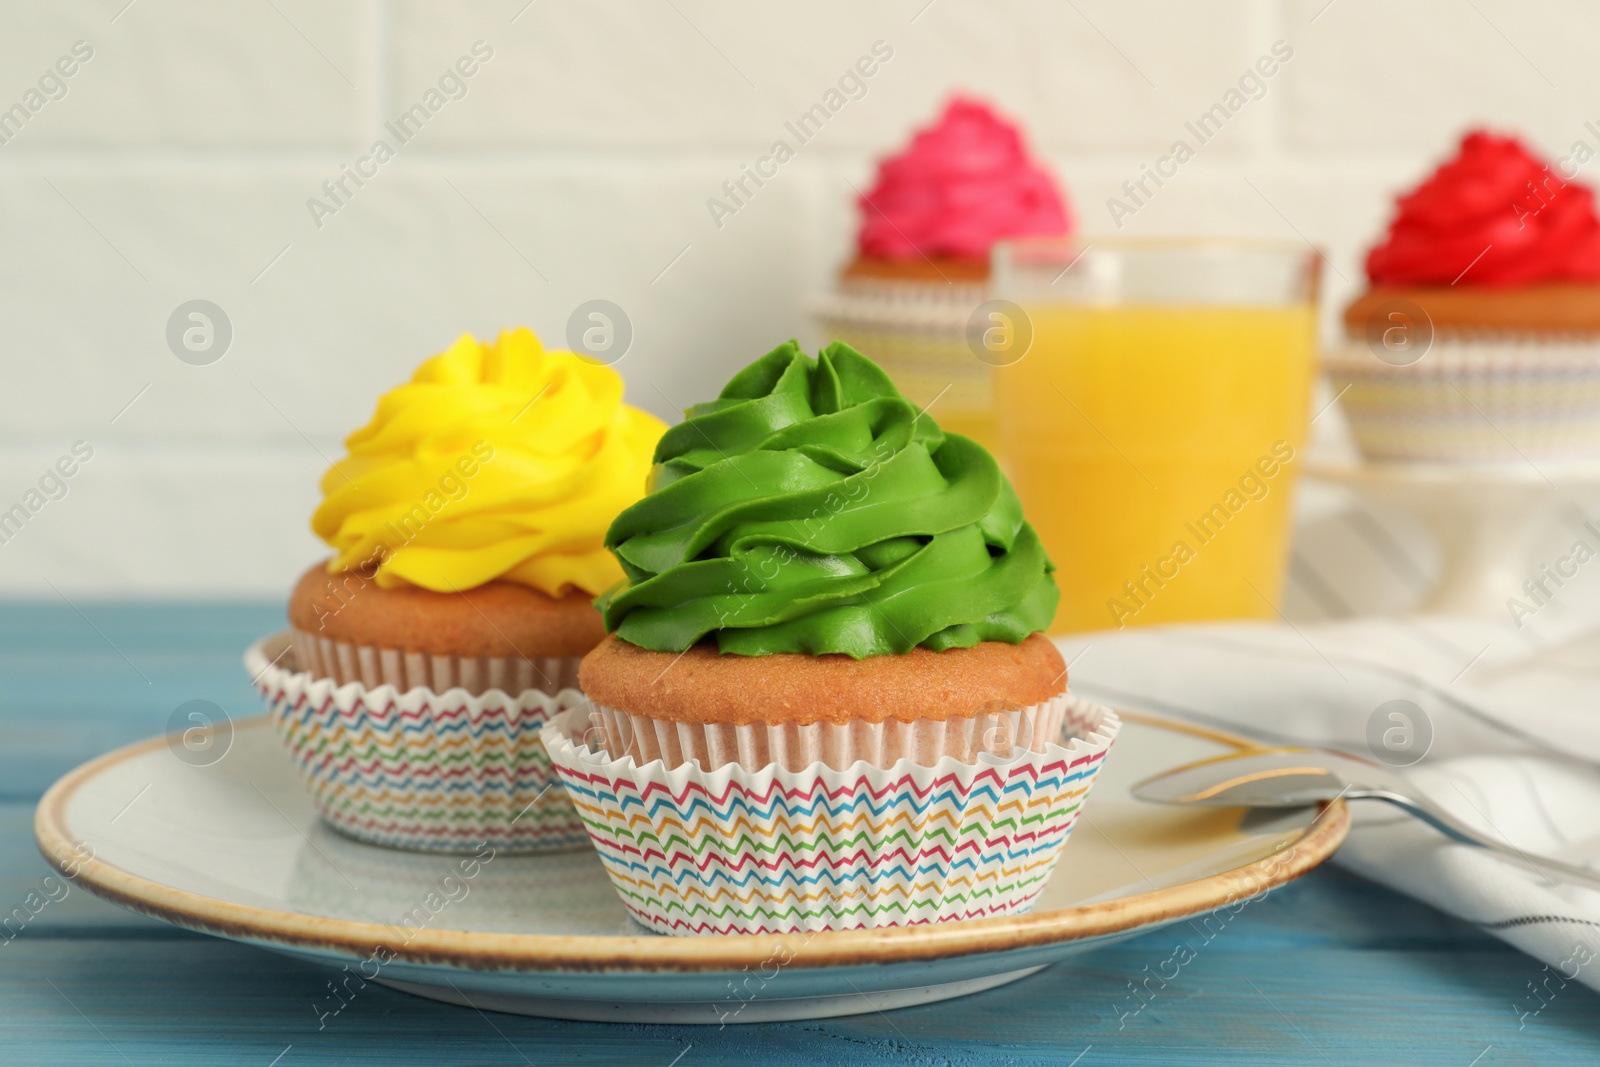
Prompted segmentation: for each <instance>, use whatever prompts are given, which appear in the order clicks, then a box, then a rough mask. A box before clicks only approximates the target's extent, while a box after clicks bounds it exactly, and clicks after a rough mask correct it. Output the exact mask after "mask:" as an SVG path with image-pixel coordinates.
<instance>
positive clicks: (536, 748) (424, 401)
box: [247, 329, 665, 851]
mask: <svg viewBox="0 0 1600 1067" xmlns="http://www.w3.org/2000/svg"><path fill="white" fill-rule="evenodd" d="M664 428H665V427H664V426H663V425H662V424H661V423H660V422H659V421H658V420H656V419H655V418H653V417H652V416H650V415H647V414H645V413H644V412H642V411H638V410H636V409H634V408H631V407H628V406H627V405H625V404H623V403H622V380H621V378H619V377H618V376H617V374H616V372H614V371H612V370H611V369H610V368H608V367H605V366H602V365H600V364H597V363H593V362H591V361H588V360H586V359H583V358H581V357H579V356H577V355H574V354H573V353H571V352H546V351H545V350H544V349H543V348H542V347H540V344H539V341H538V339H537V338H535V337H534V335H533V334H532V333H530V332H529V331H528V330H526V329H517V330H511V331H507V332H505V333H502V334H501V335H500V337H499V338H498V339H497V340H496V341H495V342H494V343H492V344H483V343H480V342H478V341H477V340H475V339H474V338H472V337H471V336H470V335H463V336H462V337H461V338H460V339H459V340H458V341H456V343H455V344H454V345H453V346H451V347H450V349H449V350H448V351H446V352H444V353H442V354H440V355H438V356H435V357H433V358H432V359H430V360H428V361H427V362H425V363H424V364H423V365H422V366H421V367H420V368H418V370H417V372H416V373H415V374H414V375H413V376H412V378H411V381H410V382H408V383H406V384H405V385H402V386H400V387H398V388H396V389H394V390H392V391H391V392H389V393H388V394H386V395H385V396H383V397H382V398H381V399H380V400H379V401H378V409H377V412H376V414H375V415H374V416H373V418H372V421H371V422H370V423H368V424H367V425H366V426H364V427H362V428H361V429H359V430H357V431H356V432H355V433H353V434H351V435H350V436H349V437H348V438H347V439H346V441H345V447H346V448H347V449H348V451H349V455H348V456H346V457H345V458H344V459H342V460H340V461H339V462H337V463H335V464H334V465H333V466H332V468H330V469H329V471H328V472H327V474H325V475H324V476H323V479H322V492H323V501H322V504H321V506H319V507H318V508H317V510H316V513H315V515H313V516H312V520H311V525H312V529H313V530H314V531H315V532H316V533H317V534H318V535H319V536H320V537H321V538H322V539H323V540H324V541H326V542H327V543H328V545H329V546H330V547H331V548H332V549H333V551H334V555H333V556H332V557H331V558H330V559H328V560H326V561H325V562H321V563H318V564H316V565H314V566H313V567H311V569H310V570H308V571H307V572H306V573H305V574H304V575H303V576H302V577H301V578H300V581H299V583H298V584H297V585H296V586H295V589H294V592H293V594H292V596H291V598H290V601H289V630H288V632H287V633H286V634H280V635H278V636H276V637H274V638H269V639H267V640H266V641H263V642H261V643H258V644H257V645H256V646H255V647H254V648H252V649H251V651H250V653H249V654H248V655H247V664H248V665H249V667H250V670H251V674H252V676H253V677H254V678H255V681H256V685H257V687H258V688H259V689H260V690H261V692H262V694H263V696H264V697H265V698H266V701H267V704H268V707H269V710H270V712H271V715H272V718H273V721H274V723H275V725H276V726H277V728H278V731H279V733H280V735H281V736H282V737H283V739H284V741H285V742H286V743H287V745H288V747H289V750H290V753H291V755H292V756H293V758H294V761H295V763H296V765H297V766H298V767H299V769H300V771H301V773H302V775H303V776H304V777H305V780H306V782H307V785H308V786H309V787H310V790H311V793H312V796H313V798H314V799H315V801H316V803H317V805H318V807H319V809H320V810H321V812H322V815H323V817H324V818H325V819H326V820H327V821H328V822H329V823H330V824H332V825H333V826H334V827H335V828H337V829H339V830H342V831H344V832H345V833H347V834H350V835H351V836H353V837H356V838H359V839H361V840H365V841H370V842H375V843H379V844H388V845H396V846H400V847H407V848H421V849H430V850H445V851H454V850H462V849H465V850H471V849H474V848H477V847H480V846H481V845H482V844H484V843H488V844H489V845H491V846H492V847H494V848H498V849H513V850H516V849H534V848H540V847H546V846H554V845H570V844H573V843H581V842H582V840H583V832H582V828H581V824H580V823H579V822H578V821H577V818H576V816H575V814H574V813H573V810H572V807H571V805H570V803H568V801H567V800H566V798H565V796H564V795H563V793H562V790H561V789H560V788H559V783H558V782H557V780H556V779H555V778H554V777H553V776H552V773H551V770H550V766H549V762H548V760H547V759H546V757H545V755H544V752H543V749H542V748H541V746H540V745H539V743H538V740H537V736H538V731H539V729H540V728H541V727H542V726H543V725H544V724H545V723H546V722H547V721H548V720H549V718H550V717H551V715H553V714H555V713H556V712H558V711H560V710H564V709H565V708H567V707H569V706H571V705H572V704H573V703H574V702H576V701H578V700H581V695H580V694H579V693H578V691H577V671H578V662H579V660H580V658H581V657H582V656H583V655H584V654H585V653H587V652H588V651H589V650H590V649H592V648H594V646H595V645H596V644H597V643H598V642H599V641H600V639H601V637H602V636H603V634H604V629H603V626H602V620H601V617H600V614H599V612H598V611H597V610H596V609H595V607H594V605H593V603H592V598H593V597H594V596H595V595H597V594H599V593H601V592H604V591H605V590H606V589H608V588H609V587H611V586H612V585H614V584H616V583H617V582H619V581H620V580H621V579H622V577H623V572H622V570H621V568H620V567H619V566H618V564H617V562H616V561H615V559H614V558H613V557H612V555H611V553H610V552H609V551H607V549H606V547H605V544H604V536H605V531H606V528H607V527H608V525H609V524H610V522H611V520H612V519H613V518H614V517H615V516H616V515H617V513H618V512H619V511H621V510H622V509H623V508H625V507H627V506H628V505H629V504H631V503H632V502H634V501H636V500H637V499H638V498H639V497H640V496H641V495H642V493H643V491H644V485H645V480H646V477H647V474H648V472H649V469H650V455H651V451H652V449H653V448H654V446H655V443H656V441H657V439H658V438H659V437H660V435H661V433H662V431H663V429H664Z"/></svg>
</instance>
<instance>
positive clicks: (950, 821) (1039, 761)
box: [544, 342, 1117, 934]
mask: <svg viewBox="0 0 1600 1067" xmlns="http://www.w3.org/2000/svg"><path fill="white" fill-rule="evenodd" d="M655 459H656V466H655V471H654V474H653V476H652V483H651V490H650V492H649V493H648V494H647V495H646V496H645V497H644V498H643V499H642V500H640V501H639V502H638V503H636V504H634V505H633V506H631V507H629V508H628V509H627V510H625V511H623V512H622V514H620V515H619V516H618V517H617V520H616V522H615V523H613V524H612V526H611V529H610V532H609V533H608V534H607V536H606V543H607V544H608V545H610V546H611V547H612V549H613V551H614V552H615V553H616V556H617V559H618V560H619V561H620V563H621V565H622V568H623V570H624V571H625V572H626V574H627V580H626V582H625V583H624V584H622V585H621V586H619V587H618V588H616V589H614V590H612V591H611V592H609V593H608V594H606V596H605V597H603V598H602V599H601V601H600V603H601V607H602V611H603V614H604V618H605V625H606V629H607V631H608V636H607V637H606V638H605V640H604V641H602V642H601V643H600V645H599V646H598V647H597V648H596V649H595V650H594V651H593V652H591V653H589V654H588V656H586V657H585V658H584V660H583V664H582V666H581V668H580V669H579V680H580V682H581V684H582V687H583V689H584V691H585V693H586V694H587V695H588V696H589V697H590V699H591V700H592V701H593V704H594V708H593V710H592V711H583V710H579V711H575V712H572V713H569V714H567V715H566V716H563V717H559V718H557V719H556V720H554V721H553V722H552V723H551V725H550V726H548V727H546V729H545V731H544V739H545V744H546V747H547V748H549V750H550V752H551V757H552V759H553V760H554V762H555V764H556V766H557V768H558V770H559V771H560V773H561V775H562V778H563V780H564V781H565V783H566V785H567V789H568V793H569V795H570V796H572V797H573V800H574V803H575V804H576V805H577V808H578V811H579V813H580V815H581V816H582V817H583V818H584V820H585V822H586V823H587V824H588V827H589V832H590V835H591V836H592V838H593V839H594V842H595V845H596V847H597V848H598V850H599V852H600V856H601V859H602V861H603V862H604V863H605V865H606V868H607V871H608V873H609V874H610V875H611V878H612V882H613V884H614V885H615V886H616V888H617V890H618V892H619V894H620V895H621V897H622V900H623V903H624V905H625V906H626V907H627V908H628V909H629V911H630V912H631V913H632V914H633V915H634V916H635V918H637V919H639V920H640V921H641V922H643V923H644V924H646V925H647V926H649V927H650V928H652V929H655V930H659V931H662V932H665V933H671V934H702V933H730V932H733V933H758V932H778V931H793V930H818V929H849V928H856V927H878V926H888V925H900V924H907V923H924V922H938V921H946V920H951V919H960V918H969V917H977V916H987V915H1000V914H1007V913H1010V912H1015V911H1019V910H1022V909H1025V908H1026V907H1028V906H1030V905H1031V904H1032V902H1033V900H1034V899H1035V897H1037V895H1038V893H1039V892H1040V890H1041V889H1042V888H1043V886H1044V883H1045V881H1046V880H1047V879H1048V877H1049V875H1050V872H1051V870H1052V869H1053V868H1054V865H1055V863H1056V861H1057V859H1058V858H1059V856H1060V853H1061V848H1062V846H1063V845H1064V844H1065V842H1066V839H1067V835H1068V834H1069V833H1070V831H1071V828H1072V824H1073V821H1074V819H1075V818H1076V816H1077V813H1078V811H1079V808H1080V806H1081V804H1082V802H1083V799H1084V797H1085V796H1086V794H1087V791H1088V787H1089V784H1090V783H1091V782H1092V780H1093V777H1094V774H1095V772H1096V771H1097V770H1098V768H1099V766H1100V761H1101V760H1102V758H1103V757H1104V755H1105V753H1106V751H1107V750H1108V749H1109V747H1110V745H1111V741H1112V739H1113V738H1114V737H1115V734H1116V730H1117V720H1116V717H1115V716H1114V715H1113V714H1112V713H1111V712H1109V711H1107V710H1105V709H1103V708H1099V707H1096V706H1094V705H1092V704H1088V703H1086V702H1083V701H1079V700H1076V699H1074V698H1072V697H1069V696H1068V695H1067V670H1066V666H1065V665H1064V664H1063V663H1062V661H1061V656H1060V653H1059V652H1058V651H1057V650H1056V648H1055V646H1054V645H1052V644H1051V643H1050V642H1049V641H1048V640H1047V639H1046V638H1044V637H1043V636H1042V635H1041V634H1040V632H1039V631H1040V630H1042V629H1043V628H1044V627H1045V626H1046V625H1047V624H1048V623H1049V622H1050V619H1051V616H1052V614H1053V612H1054V610H1055V604H1056V599H1057V596H1058V593H1057V589H1056V585H1055V581H1054V578H1053V577H1052V574H1053V568H1052V567H1051V564H1050V562H1049V560H1048V559H1047V558H1046V557H1045V553H1044V549H1043V548H1042V547H1041V546H1040V543H1039V539H1038V537H1037V536H1036V535H1035V534H1034V532H1033V528H1032V527H1031V526H1029V525H1028V523H1027V522H1026V521H1024V519H1023V516H1022V509H1021V506H1020V505H1019V504H1018V502H1017V497H1016V494H1015V493H1014V492H1013V491H1012V489H1011V486H1010V484H1009V483H1008V482H1007V481H1006V479H1005V477H1004V475H1002V474H1001V472H1000V469H999V467H998V466H997V465H996V463H995V461H994V459H993V458H992V457H991V456H990V455H989V453H988V452H987V451H985V450H984V449H983V448H982V447H981V446H980V445H978V444H976V443H975V442H973V441H972V440H970V439H969V438H966V437H962V436H959V435H956V434H946V433H944V432H943V431H942V430H941V429H940V428H939V426H938V425H937V423H936V422H935V421H934V420H933V419H932V418H931V417H928V416H927V415H919V413H918V409H917V406H916V405H915V404H913V403H912V402H911V401H909V400H908V399H907V398H905V397H904V396H903V395H901V394H900V393H899V392H898V391H897V390H896V389H895V387H894V385H893V384H892V383H891V382H890V380H889V378H888V376H887V375H886V374H885V373H884V371H883V370H881V369H880V368H879V367H878V366H877V365H876V364H874V363H873V362H872V361H870V360H868V359H867V358H866V357H864V356H862V355H861V354H859V353H857V352H856V351H854V350H853V349H851V348H849V347H848V346H846V345H844V344H841V343H834V344H831V345H829V346H828V347H827V348H826V349H824V350H823V351H822V353H821V354H820V356H818V357H817V358H811V357H809V356H807V355H805V354H804V353H802V352H801V351H800V349H799V347H798V346H797V345H796V344H794V342H789V343H788V344H785V345H783V346H782V347H780V348H778V349H776V350H774V351H773V352H771V353H769V354H768V355H766V356H764V357H762V358H761V359H759V360H757V361H756V362H755V363H753V364H751V365H750V366H749V367H747V368H745V369H744V370H743V371H741V372H740V373H739V374H737V375H735V376H734V378H733V379H732V381H730V382H729V383H728V385H727V386H726V388H724V389H723V391H722V394H721V396H720V397H719V398H718V399H716V400H714V401H711V402H709V403H706V404H700V405H697V406H696V407H693V408H690V409H689V411H688V419H687V421H686V422H684V423H682V424H680V425H678V426H676V427H673V428H672V429H671V430H668V431H667V433H666V435H665V436H664V437H663V438H662V439H661V443H660V445H659V446H658V447H657V450H656V456H655Z"/></svg>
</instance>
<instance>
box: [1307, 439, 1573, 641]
mask: <svg viewBox="0 0 1600 1067" xmlns="http://www.w3.org/2000/svg"><path fill="white" fill-rule="evenodd" d="M1305 473H1306V476H1307V477H1309V478H1316V479H1318V480H1320V481H1324V482H1331V483H1335V484H1338V485H1344V486H1348V487H1349V488H1351V489H1354V490H1356V491H1357V492H1360V493H1362V494H1363V495H1365V496H1367V497H1368V498H1370V499H1372V500H1374V501H1377V502H1380V503H1384V504H1389V505H1392V506H1395V507H1397V508H1404V509H1406V510H1409V511H1411V512H1413V513H1415V514H1416V515H1417V517H1418V518H1420V519H1421V520H1422V521H1423V522H1424V523H1425V524H1426V525H1427V527H1428V529H1429V530H1430V531H1431V532H1432V533H1433V535H1434V537H1435V538H1436V539H1437V541H1438V544H1439V552H1440V558H1441V561H1442V566H1441V569H1440V572H1439V578H1438V581H1437V582H1436V583H1435V585H1434V588H1433V590H1432V592H1430V593H1429V594H1428V596H1427V598H1426V599H1425V600H1424V602H1423V603H1422V604H1421V605H1419V606H1418V607H1417V609H1416V610H1417V611H1419V612H1425V613H1430V614H1451V615H1485V614H1495V613H1500V612H1504V611H1505V606H1506V599H1507V598H1508V597H1512V596H1522V595H1523V591H1522V583H1523V582H1524V581H1525V580H1527V579H1528V578H1530V577H1534V576H1535V572H1536V571H1537V569H1538V562H1537V561H1535V560H1534V559H1533V558H1532V555H1533V552H1532V550H1533V548H1534V542H1535V540H1536V539H1537V538H1538V536H1539V535H1540V534H1541V533H1542V532H1543V531H1545V530H1546V529H1548V528H1549V526H1550V525H1551V523H1552V522H1553V520H1554V519H1555V517H1556V516H1557V514H1558V513H1559V512H1560V510H1561V509H1562V508H1563V507H1565V506H1575V507H1578V508H1579V509H1580V510H1583V508H1582V503H1581V496H1580V494H1581V493H1584V492H1585V491H1588V492H1590V493H1591V494H1592V492H1593V491H1594V490H1596V489H1600V462H1583V463H1571V462H1556V461H1553V460H1552V461H1544V460H1533V461H1529V462H1521V461H1519V462H1517V463H1507V464H1498V463H1496V464H1465V463H1463V464H1453V463H1360V464H1332V463H1323V464H1316V463H1312V464H1308V465H1307V467H1306V472H1305Z"/></svg>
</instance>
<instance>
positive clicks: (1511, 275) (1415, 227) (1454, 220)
mask: <svg viewBox="0 0 1600 1067" xmlns="http://www.w3.org/2000/svg"><path fill="white" fill-rule="evenodd" d="M1397 207H1398V210H1397V212H1396V215H1395V219H1394V221H1393V222H1392V223H1390V225H1389V232H1388V234H1387V236H1386V237H1385V238H1384V240H1383V243H1381V244H1379V245H1378V246H1377V247H1376V248H1374V249H1373V250H1372V251H1371V252H1370V253H1368V254H1367V277H1368V279H1370V280H1371V282H1372V284H1373V285H1453V284H1461V285H1477V286H1498V287H1502V288H1503V287H1510V286H1518V285H1528V284H1531V283H1534V282H1549V281H1594V280H1600V219H1597V218H1596V216H1595V208H1594V193H1593V192H1592V191H1591V190H1590V189H1589V188H1588V187H1587V186H1584V185H1578V184H1575V183H1573V182H1572V181H1570V180H1568V179H1567V178H1565V177H1564V176H1563V175H1562V174H1561V173H1560V172H1559V171H1558V170H1554V169H1552V168H1551V167H1549V166H1548V165H1547V164H1546V163H1544V162H1543V161H1542V160H1540V159H1539V158H1538V157H1536V156H1535V155H1534V154H1533V153H1532V152H1530V151H1528V149H1527V148H1526V147H1524V145H1523V144H1522V142H1521V141H1519V140H1517V139H1516V138H1515V137H1498V136H1496V135H1494V134H1491V133H1488V132H1486V131H1484V130H1474V131H1472V132H1471V133H1468V134H1467V135H1466V136H1465V137H1464V138H1462V140H1461V147H1460V149H1459V151H1457V153H1456V155H1455V157H1454V158H1453V159H1450V160H1449V161H1447V162H1446V163H1444V164H1443V165H1441V166H1440V167H1439V169H1438V170H1436V171H1434V172H1433V174H1432V175H1430V176H1429V177H1428V180H1427V181H1425V182H1423V183H1422V184H1421V185H1419V186H1418V187H1417V188H1416V189H1415V190H1413V191H1412V192H1410V193H1407V194H1406V195H1405V196H1402V197H1400V199H1399V201H1398V202H1397Z"/></svg>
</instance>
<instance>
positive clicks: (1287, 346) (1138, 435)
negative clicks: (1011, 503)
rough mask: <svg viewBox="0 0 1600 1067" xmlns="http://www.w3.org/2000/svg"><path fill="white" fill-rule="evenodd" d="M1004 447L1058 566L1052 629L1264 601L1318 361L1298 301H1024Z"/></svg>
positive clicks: (1191, 615)
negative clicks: (1021, 346)
mask: <svg viewBox="0 0 1600 1067" xmlns="http://www.w3.org/2000/svg"><path fill="white" fill-rule="evenodd" d="M1025 310H1026V312H1027V314H1028V316H1029V318H1030V319H1031V321H1032V324H1033V344H1032V347H1031V348H1030V349H1029V350H1028V352H1027V355H1026V356H1025V357H1024V358H1023V359H1022V360H1021V361H1020V362H1018V363H1015V364H1013V365H1011V366H1008V367H1002V368H999V369H998V370H997V372H996V376H997V379H996V385H997V391H998V401H999V411H1000V413H1001V414H1000V427H999V432H1000V439H1001V445H1002V448H1001V452H1002V455H1003V457H1004V459H1005V464H1006V467H1007V471H1008V473H1009V474H1010V475H1011V479H1012V482H1013V483H1014V484H1015V486H1016V488H1017V492H1018V494H1019V495H1020V496H1021V498H1022V502H1023V506H1024V508H1025V510H1026V512H1027V516H1028V520H1029V521H1030V522H1031V523H1032V524H1033V526H1034V528H1035V529H1037V530H1038V532H1039V535H1040V537H1041V539H1042V540H1043V541H1044V545H1045V548H1046V550H1047V551H1048V552H1049V554H1050V558H1051V560H1052V561H1054V563H1055V565H1056V568H1057V571H1056V579H1057V581H1058V583H1059V584H1060V586H1061V605H1060V607H1059V608H1058V609H1057V611H1056V617H1055V624H1054V626H1053V627H1052V632H1055V633H1065V632H1072V631H1081V630H1099V629H1106V628H1112V627H1122V626H1133V625H1141V626H1142V625H1148V624H1151V623H1158V622H1176V621H1180V620H1189V619H1220V618H1261V617H1269V616H1272V615H1273V614H1274V611H1275V605H1276V603H1277V601H1278V599H1279V596H1280V593H1281V587H1282V580H1283V572H1284V565H1285V557H1286V552H1287V541H1288V529H1289V502H1290V495H1291V493H1290V490H1291V488H1292V485H1293V481H1294V475H1295V474H1296V472H1297V471H1298V468H1299V466H1300V462H1299V459H1300V452H1301V449H1302V446H1303V444H1304V439H1305V429H1306V409H1307V406H1308V404H1309V399H1310V389H1311V380H1312V374H1313V363H1314V337H1315V322H1314V318H1315V314H1314V310H1313V306H1312V305H1311V304H1310V303H1309V302H1305V303H1290V304H1285V305H1282V306H1270V305H1264V306H1259V307H1254V306H1226V305H1199V304H1196V305H1192V306H1185V305H1182V304H1175V305H1170V306H1158V305H1153V304H1152V305H1140V304H1121V305H1116V306H1093V305H1075V304H1035V305H1033V306H1027V307H1025Z"/></svg>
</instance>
